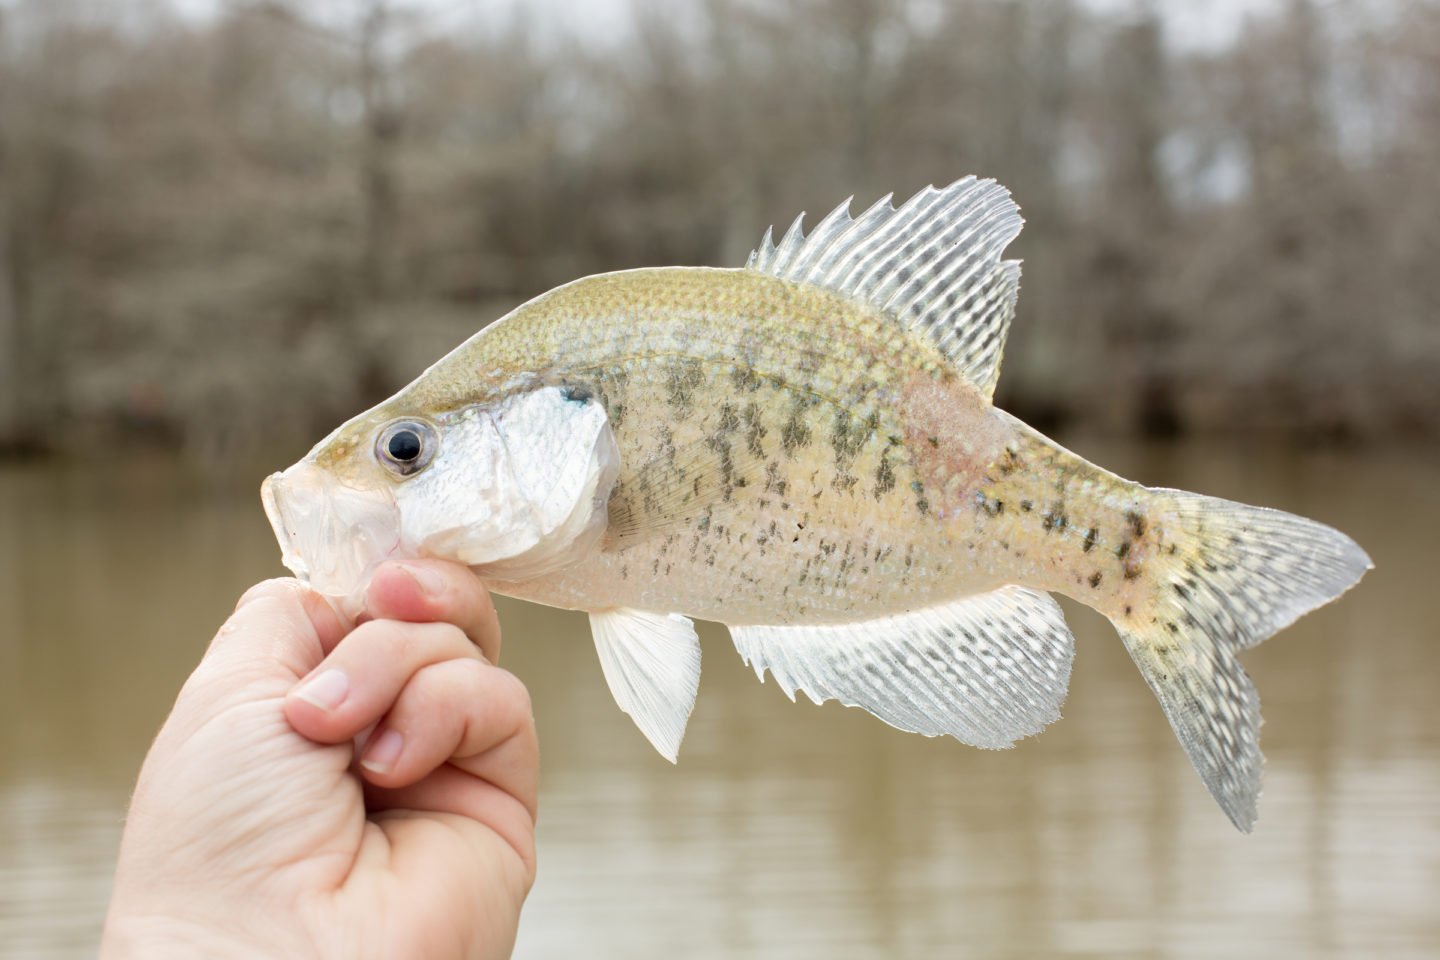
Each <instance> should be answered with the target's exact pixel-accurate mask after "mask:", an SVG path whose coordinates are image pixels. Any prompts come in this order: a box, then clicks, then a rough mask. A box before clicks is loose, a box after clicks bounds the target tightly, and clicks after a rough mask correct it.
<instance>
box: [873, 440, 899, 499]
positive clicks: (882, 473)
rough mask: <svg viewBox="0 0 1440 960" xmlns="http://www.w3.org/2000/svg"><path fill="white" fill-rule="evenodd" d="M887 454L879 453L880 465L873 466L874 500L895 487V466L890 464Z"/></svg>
mask: <svg viewBox="0 0 1440 960" xmlns="http://www.w3.org/2000/svg"><path fill="white" fill-rule="evenodd" d="M887 454H888V451H887ZM887 454H881V455H880V466H878V467H876V468H875V499H876V500H879V499H880V498H881V497H883V496H885V494H887V493H889V492H890V491H891V490H894V489H895V468H894V467H892V466H891V465H890V457H889V456H888V455H887Z"/></svg>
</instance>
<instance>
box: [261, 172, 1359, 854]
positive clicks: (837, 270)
mask: <svg viewBox="0 0 1440 960" xmlns="http://www.w3.org/2000/svg"><path fill="white" fill-rule="evenodd" d="M1020 227H1021V219H1020V216H1019V212H1018V209H1017V208H1016V206H1015V204H1014V202H1013V201H1012V200H1011V199H1010V196H1009V194H1008V192H1007V191H1006V190H1005V189H1004V188H1003V187H1001V186H999V185H998V184H996V183H994V182H993V181H982V180H976V179H974V178H969V177H967V178H965V179H963V180H959V181H956V182H955V183H953V184H951V185H949V186H948V187H945V188H943V189H936V188H933V187H931V188H927V189H925V190H922V191H921V192H920V193H918V194H916V195H915V196H914V197H912V198H911V199H910V200H908V201H907V202H906V203H904V204H903V205H901V206H900V207H899V208H898V209H897V208H895V207H893V206H892V205H891V203H890V198H889V197H886V198H885V199H883V200H881V201H880V202H878V203H876V204H874V205H873V206H871V207H870V208H869V209H867V210H866V211H865V212H863V213H862V214H860V215H859V216H857V217H852V216H851V214H850V212H849V203H848V202H847V203H845V204H842V205H841V206H839V207H837V208H836V209H835V210H834V211H832V212H831V213H830V214H829V215H828V216H826V217H825V218H824V219H822V220H821V221H820V222H819V223H818V224H816V226H815V227H814V229H812V230H811V231H810V233H809V234H806V233H804V231H803V230H802V228H801V220H800V219H798V218H797V220H796V221H795V223H794V225H793V226H792V227H791V228H790V230H789V231H788V232H787V233H786V234H785V236H784V237H783V238H782V239H781V241H780V242H779V243H778V244H777V243H775V242H773V240H772V239H771V236H770V234H769V233H767V234H766V236H765V238H764V239H763V241H762V242H761V245H760V247H759V248H758V249H757V250H756V251H755V253H753V254H752V255H751V258H750V261H749V263H748V264H747V265H746V267H744V268H743V269H733V270H723V269H711V268H679V267H672V268H660V269H651V270H633V271H625V272H622V273H614V274H604V275H600V276H595V277H587V278H585V279H582V280H577V281H575V282H574V283H571V284H568V285H566V286H564V287H560V288H557V289H555V290H552V291H550V292H549V293H547V294H544V295H543V296H541V297H538V298H536V299H535V300H533V301H531V302H529V303H527V304H525V305H523V306H521V307H520V308H518V309H517V310H515V311H514V312H512V313H511V314H510V315H509V316H507V317H506V318H504V319H503V320H502V321H500V322H498V323H495V324H493V325H491V326H490V327H488V328H486V329H484V330H482V331H481V332H480V333H478V334H476V335H475V336H474V337H472V338H471V339H470V340H468V341H467V342H466V343H464V344H462V345H461V346H460V347H459V348H457V349H456V350H455V351H454V352H452V353H451V354H450V355H448V356H447V357H445V358H443V359H442V360H440V361H439V362H438V363H436V364H435V365H434V366H432V367H431V368H430V369H429V370H427V371H426V372H425V373H424V374H423V375H421V376H420V377H419V378H418V379H417V380H415V381H414V382H413V383H411V384H410V385H409V386H407V387H406V388H405V389H404V390H402V391H401V392H400V393H398V394H396V396H394V397H392V398H391V399H389V400H387V401H386V402H385V403H382V404H380V405H379V406H377V407H375V408H374V409H372V410H369V411H367V412H365V413H363V414H361V415H360V416H358V417H356V418H355V419H353V420H351V421H350V422H348V423H346V424H344V425H343V426H341V427H340V428H339V429H338V430H336V431H335V432H334V433H333V434H331V436H329V437H327V438H326V439H325V440H324V441H322V442H321V443H320V444H318V445H317V446H316V447H315V449H314V450H312V451H311V452H310V454H309V455H307V456H306V457H305V458H304V459H303V460H302V461H300V463H298V464H296V465H295V466H293V467H291V468H290V469H288V470H286V471H285V472H284V473H281V474H276V475H275V476H273V477H271V478H270V479H269V480H267V481H266V484H265V488H264V491H263V497H264V501H265V507H266V512H267V514H268V515H269V517H270V520H271V523H272V525H273V526H274V527H275V531H276V535H277V537H278V538H279V540H280V542H281V547H282V551H283V554H284V560H285V563H286V564H287V565H288V566H289V567H290V568H291V569H292V570H294V571H295V573H296V575H297V576H300V577H302V578H305V579H308V580H309V581H310V582H311V583H312V584H313V585H314V586H315V587H316V589H319V590H322V591H324V592H327V593H331V594H336V595H344V594H350V593H353V592H355V591H358V590H360V589H362V588H363V586H364V584H365V583H366V582H367V580H368V578H369V576H370V574H371V572H372V571H373V570H374V568H375V566H376V565H377V564H378V563H380V562H381V561H382V560H384V559H385V558H386V557H389V556H435V557H442V558H446V559H450V560H455V561H458V562H461V563H465V564H468V565H470V566H471V567H472V568H474V569H475V570H476V571H477V572H478V573H480V575H481V576H482V577H484V578H485V580H486V581H487V583H489V585H490V586H491V587H492V589H495V590H496V591H498V592H501V593H505V594H509V595H512V596H517V597H522V598H526V599H531V600H535V601H538V602H541V603H547V604H551V605H554V606H560V607H567V608H571V609H579V610H586V611H588V612H589V613H590V619H591V626H592V632H593V634H594V639H595V644H596V648H597V651H598V652H599V657H600V662H601V666H602V668H603V671H604V674H605V678H606V680H607V682H608V683H609V686H610V689H611V691H612V692H613V693H614V696H615V699H616V702H617V703H618V704H619V705H620V707H621V709H623V710H624V711H625V712H626V713H628V714H630V715H631V716H632V717H633V718H634V719H635V721H636V723H637V724H638V725H639V727H640V728H641V730H642V731H643V732H644V733H645V735H646V736H647V737H648V738H649V739H650V741H651V742H652V743H653V744H654V745H655V747H656V748H657V749H658V750H659V751H660V752H661V753H662V754H663V755H665V756H666V757H668V758H670V759H671V760H674V759H675V757H676V756H677V754H678V751H679V747H680V742H681V739H682V737H683V735H684V730H685V724H686V720H687V718H688V716H689V713H690V709H691V707H692V705H693V703H694V698H695V694H696V690H697V688H698V684H699V677H700V647H699V644H698V641H697V639H696V635H695V631H694V627H693V625H692V623H691V621H690V619H689V618H690V617H702V618H706V619H712V620H717V621H720V622H722V623H725V624H727V625H729V627H730V632H731V635H732V637H733V638H734V641H735V644H736V646H737V648H738V649H739V651H740V653H741V655H742V656H743V657H744V658H745V659H746V661H747V662H749V663H750V664H752V665H753V666H754V668H755V670H756V673H757V674H758V675H760V676H761V677H762V679H763V677H764V675H765V673H766V672H768V673H770V674H771V675H772V676H773V677H774V678H775V679H776V681H777V682H778V683H779V684H780V685H781V686H782V687H783V688H784V689H785V690H786V691H787V693H789V694H790V695H791V696H792V698H793V696H794V695H795V693H797V692H804V693H805V694H806V695H807V696H809V697H810V698H811V699H812V700H814V701H815V702H817V703H819V702H823V701H825V700H829V699H835V700H839V701H841V702H842V703H845V704H849V705H853V706H859V707H863V708H864V709H866V710H868V711H870V712H871V713H873V714H875V715H876V716H878V717H880V718H881V719H883V720H885V721H886V722H888V723H890V724H892V725H894V726H896V727H899V728H901V729H903V730H911V731H915V732H918V733H922V734H926V735H932V736H933V735H939V734H948V735H950V736H953V737H955V738H956V739H959V740H961V741H963V742H965V743H969V744H974V745H977V746H981V747H989V748H999V747H1007V746H1010V745H1011V744H1012V743H1014V742H1015V741H1016V740H1018V739H1020V738H1022V737H1025V736H1028V735H1031V734H1034V733H1036V732H1038V731H1039V730H1040V729H1041V728H1043V727H1044V726H1045V725H1046V724H1047V723H1049V722H1051V721H1053V720H1055V719H1056V718H1058V716H1059V711H1060V705H1061V703H1062V701H1063V699H1064V696H1065V692H1066V688H1067V685H1068V682H1069V674H1070V662H1071V657H1072V653H1073V640H1072V638H1071V635H1070V631H1069V629H1068V627H1067V626H1066V624H1065V620H1064V617H1063V616H1062V614H1061V611H1060V608H1059V606H1058V605H1057V604H1056V602H1055V601H1054V599H1053V598H1052V597H1051V595H1050V593H1051V592H1060V593H1064V594H1066V595H1068V596H1071V597H1073V598H1075V599H1076V600H1079V601H1080V602H1082V603H1085V604H1087V605H1088V606H1091V607H1093V608H1094V609H1096V610H1098V611H1100V612H1101V613H1103V614H1104V615H1106V616H1107V617H1109V618H1110V620H1111V621H1112V623H1114V625H1115V626H1116V628H1117V631H1118V632H1119V633H1120V636H1121V638H1122V640H1123V641H1124V642H1125V644H1126V647H1127V649H1128V650H1129V651H1130V654H1131V657H1132V658H1133V659H1134V661H1135V663H1136V665H1137V666H1138V667H1139V669H1140V671H1141V673H1142V675H1143V676H1144V677H1145V679H1146V681H1147V682H1148V683H1149V685H1150V687H1151V689H1152V690H1153V691H1154V692H1155V695H1156V697H1157V699H1159V701H1160V703H1161V706H1162V707H1163V708H1164V710H1165V713H1166V716H1167V717H1168V719H1169V720H1170V723H1171V726H1172V727H1173V728H1174V730H1175V732H1176V735H1177V736H1178V738H1179V740H1180V742H1181V745H1182V746H1183V747H1184V748H1185V750H1186V752H1187V754H1188V755H1189V757H1190V760H1191V762H1192V763H1193V764H1194V766H1195V768H1196V770H1197V771H1198V772H1199V773H1200V775H1201V777H1202V779H1203V780H1204V782H1205V784H1206V786H1207V787H1208V788H1209V790H1210V792H1211V794H1212V795H1213V796H1214V797H1215V799H1216V800H1217V801H1218V802H1219V804H1220V805H1221V807H1222V808H1223V809H1224V810H1225V812H1226V814H1227V815H1228V816H1229V817H1230V819H1231V820H1232V821H1233V822H1234V823H1235V824H1236V826H1237V827H1239V828H1241V829H1242V830H1248V829H1250V827H1251V825H1252V824H1253V822H1254V819H1255V802H1256V798H1257V796H1258V793H1259V786H1260V771H1261V766H1262V757H1261V754H1260V750H1259V745H1258V730H1259V723H1260V715H1259V701H1258V698H1257V696H1256V694H1255V691H1254V688H1253V686H1252V685H1251V684H1250V681H1249V678H1248V677H1247V676H1246V675H1245V672H1244V670H1243V668H1242V667H1241V666H1240V663H1239V660H1238V657H1237V654H1238V652H1239V651H1240V650H1242V649H1243V648H1245V647H1248V646H1251V645H1253V644H1255V643H1258V642H1260V641H1261V640H1263V639H1264V638H1265V637H1267V636H1269V635H1271V634H1272V633H1274V632H1275V631H1277V630H1279V629H1281V628H1283V627H1284V626H1286V625H1288V624H1289V623H1291V622H1292V621H1294V620H1295V619H1296V618H1297V617H1299V616H1300V615H1302V614H1303V613H1305V612H1307V611H1309V610H1311V609H1313V608H1315V607H1317V606H1320V605H1322V604H1324V603H1326V602H1328V601H1330V600H1332V599H1334V598H1335V597H1337V596H1339V594H1340V593H1342V592H1344V591H1345V590H1346V589H1348V588H1349V587H1350V586H1352V585H1353V584H1354V583H1356V582H1357V581H1358V580H1359V578H1360V577H1361V576H1362V575H1363V573H1364V572H1365V570H1367V569H1369V567H1370V561H1369V558H1368V557H1367V556H1366V555H1365V553H1364V552H1363V551H1362V550H1361V549H1360V548H1359V547H1358V546H1356V545H1355V544H1354V543H1353V542H1352V541H1351V540H1350V539H1349V538H1347V537H1345V536H1344V535H1343V534H1340V533H1338V532H1337V531H1335V530H1332V529H1330V528H1329V527H1326V526H1324V525H1322V524H1318V523H1315V522H1313V521H1310V520H1305V519H1303V518H1300V517H1296V516H1293V515H1290V514H1286V513H1281V512H1279V511H1274V510H1266V509H1263V508H1258V507H1249V506H1244V505H1242V504H1236V503H1231V502H1228V501H1223V500H1217V499H1214V498H1210V497H1203V496H1199V495H1196V494H1190V493H1185V492H1182V491H1177V490H1161V489H1153V488H1149V487H1145V486H1143V485H1140V484H1137V483H1132V482H1130V481H1126V480H1123V479H1121V478H1120V477H1117V476H1115V475H1114V474H1111V473H1109V472H1107V471H1105V470H1103V469H1101V468H1099V467H1097V466H1095V465H1093V464H1090V463H1088V462H1086V461H1085V460H1083V459H1082V458H1080V457H1078V456H1076V455H1075V454H1073V453H1071V452H1069V451H1068V450H1065V449H1064V448H1062V447H1060V446H1058V445H1057V444H1055V443H1054V442H1053V441H1051V440H1049V439H1048V438H1046V437H1044V436H1042V435H1041V434H1039V433H1037V432H1036V431H1034V430H1033V429H1031V428H1030V427H1028V426H1026V425H1025V424H1024V423H1022V422H1020V421H1019V420H1016V419H1015V418H1013V417H1011V416H1009V415H1008V414H1006V413H1005V412H1004V411H1002V410H999V409H997V408H996V407H994V406H993V405H992V403H991V397H992V395H993V393H994V388H995V383H996V380H997V378H998V375H999V366H1000V359H1001V355H1002V353H1003V350H1004V345H1005V339H1006V335H1007V333H1008V330H1009V324H1010V320H1011V318H1012V317H1013V315H1014V311H1015V302H1016V296H1017V293H1018V289H1019V278H1020V266H1019V264H1018V263H1017V262H1015V261H1011V260H1005V259H1003V252H1004V249H1005V247H1006V246H1007V245H1008V244H1009V243H1010V242H1011V241H1012V240H1013V239H1014V238H1015V236H1016V235H1017V234H1018V233H1019V231H1020Z"/></svg>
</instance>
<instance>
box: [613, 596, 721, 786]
mask: <svg viewBox="0 0 1440 960" xmlns="http://www.w3.org/2000/svg"><path fill="white" fill-rule="evenodd" d="M590 629H591V631H592V632H593V633H594V635H595V649H596V651H597V652H598V653H599V654H600V667H601V669H602V670H604V671H605V682H606V683H608V684H609V685H610V693H611V694H612V695H614V697H615V703H616V704H618V705H619V707H620V709H621V710H623V711H624V712H625V713H627V714H629V715H630V718H631V719H632V720H634V721H635V725H636V726H638V727H639V728H640V732H641V733H643V734H645V737H646V738H647V739H648V740H649V741H650V743H651V744H652V745H654V747H655V749H656V750H659V751H660V755H661V756H663V757H664V758H665V759H666V760H669V761H670V762H671V763H674V762H675V760H676V757H677V756H678V755H679V753H680V741H681V740H682V739H684V737H685V724H686V722H687V721H688V720H689V719H690V709H691V708H692V707H693V706H694V705H695V691H696V690H697V689H698V688H699V686H700V640H699V638H698V637H697V636H696V635H695V625H694V624H692V623H691V622H690V620H689V618H687V617H682V616H680V615H679V614H678V613H670V614H665V613H650V612H649V611H646V610H629V609H626V608H623V607H621V608H616V609H612V610H601V611H597V612H594V613H591V614H590Z"/></svg>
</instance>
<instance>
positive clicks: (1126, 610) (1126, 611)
mask: <svg viewBox="0 0 1440 960" xmlns="http://www.w3.org/2000/svg"><path fill="white" fill-rule="evenodd" d="M1125 616H1127V617H1128V616H1130V608H1129V607H1126V608H1125Z"/></svg>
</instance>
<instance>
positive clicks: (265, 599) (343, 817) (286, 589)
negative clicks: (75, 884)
mask: <svg viewBox="0 0 1440 960" xmlns="http://www.w3.org/2000/svg"><path fill="white" fill-rule="evenodd" d="M365 607H366V610H367V612H368V615H369V617H370V618H371V619H370V620H368V621H367V622H364V623H361V624H360V625H358V626H356V625H354V624H353V623H351V622H349V621H348V620H347V619H346V618H345V617H343V616H342V615H341V614H339V613H337V612H336V611H335V610H334V609H333V608H332V607H331V606H330V604H329V603H328V602H326V600H325V599H324V598H322V597H321V596H319V595H318V594H316V593H314V592H312V591H310V590H308V589H307V588H305V587H304V586H302V585H301V584H300V583H298V582H297V581H294V580H270V581H266V582H265V583H262V584H259V585H258V586H256V587H253V588H252V589H251V590H250V591H249V592H247V593H246V594H245V596H244V597H242V598H241V600H240V603H239V605H238V606H237V608H236V610H235V613H234V614H233V615H232V616H231V617H230V619H229V620H228V621H227V622H226V623H225V625H224V626H222V627H221V628H220V632H219V633H218V634H216V636H215V639H214V641H213V642H212V643H211V645H210V649H209V650H208V651H207V652H206V654H205V656H204V658H203V659H202V660H201V662H200V665H199V666H198V667H197V668H196V669H195V672H194V673H193V674H192V675H191V677H190V679H189V680H188V681H187V682H186V684H185V686H184V688H183V689H182V690H181V691H180V695H179V698H178V699H177V700H176V703H175V707H174V709H173V710H172V712H171V714H170V717H169V719H168V720H167V721H166V722H165V725H164V727H163V728H162V729H161V731H160V734H159V736H158V737H157V738H156V740H155V743H154V745H153V746H152V747H151V749H150V753H149V756H147V757H146V760H145V764H144V767H143V768H142V769H141V772H140V779H139V782H138V784H137V786H136V790H135V795H134V798H133V800H132V803H131V808H130V816H129V819H128V821H127V823H126V827H125V833H124V836H123V838H122V841H121V846H120V858H119V865H118V868H117V872H116V880H115V889H114V894H113V897H112V900H111V905H110V912H109V916H108V917H107V920H106V931H105V938H104V943H103V947H102V952H103V954H104V955H105V956H107V957H117V958H118V957H129V956H145V957H162V956H171V955H174V956H186V957H191V956H201V955H203V956H274V957H282V956H283V957H347V958H348V957H370V956H374V957H384V958H394V957H408V956H414V957H474V958H482V957H503V956H508V955H509V953H510V949H511V947H512V945H513V943H514V938H515V930H516V926H517V924H518V922H519V912H520V905H521V903H522V902H523V901H524V899H525V895H526V893H528V891H529V889H530V886H531V884H532V882H533V881H534V876H535V848H534V829H535V794H536V785H537V784H536V781H537V777H538V766H539V763H538V747H537V744H536V738H535V725H534V720H533V718H532V716H531V712H530V700H529V696H528V694H527V693H526V691H525V688H524V686H523V685H522V684H521V683H520V681H519V680H517V679H516V678H515V676H514V675H512V674H510V673H507V672H505V671H504V670H501V669H499V668H498V667H495V666H492V664H493V663H494V662H495V660H496V658H497V656H498V654H499V647H500V629H499V624H498V622H497V621H496V618H495V609H494V607H493V606H492V605H491V603H490V598H489V595H488V594H487V593H486V592H485V590H484V588H483V587H482V586H481V584H480V582H479V581H478V580H477V579H476V578H475V577H474V576H473V575H472V574H471V573H470V572H469V571H468V570H466V569H465V568H463V567H459V566H455V565H453V564H446V563H441V562H439V561H407V562H405V563H404V564H400V563H389V564H386V565H385V566H383V567H381V568H380V569H379V570H378V571H377V572H376V574H375V577H374V580H373V581H372V582H371V584H370V587H369V589H368V591H367V592H366V596H365ZM377 724H378V725H377ZM372 725H375V726H374V732H373V733H370V734H369V736H368V738H366V739H365V740H364V747H363V750H362V751H361V752H359V755H358V757H357V755H356V753H357V751H356V749H355V747H354V743H355V739H356V738H357V737H362V738H363V737H365V734H366V732H367V731H368V730H369V729H370V728H371V727H372Z"/></svg>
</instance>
